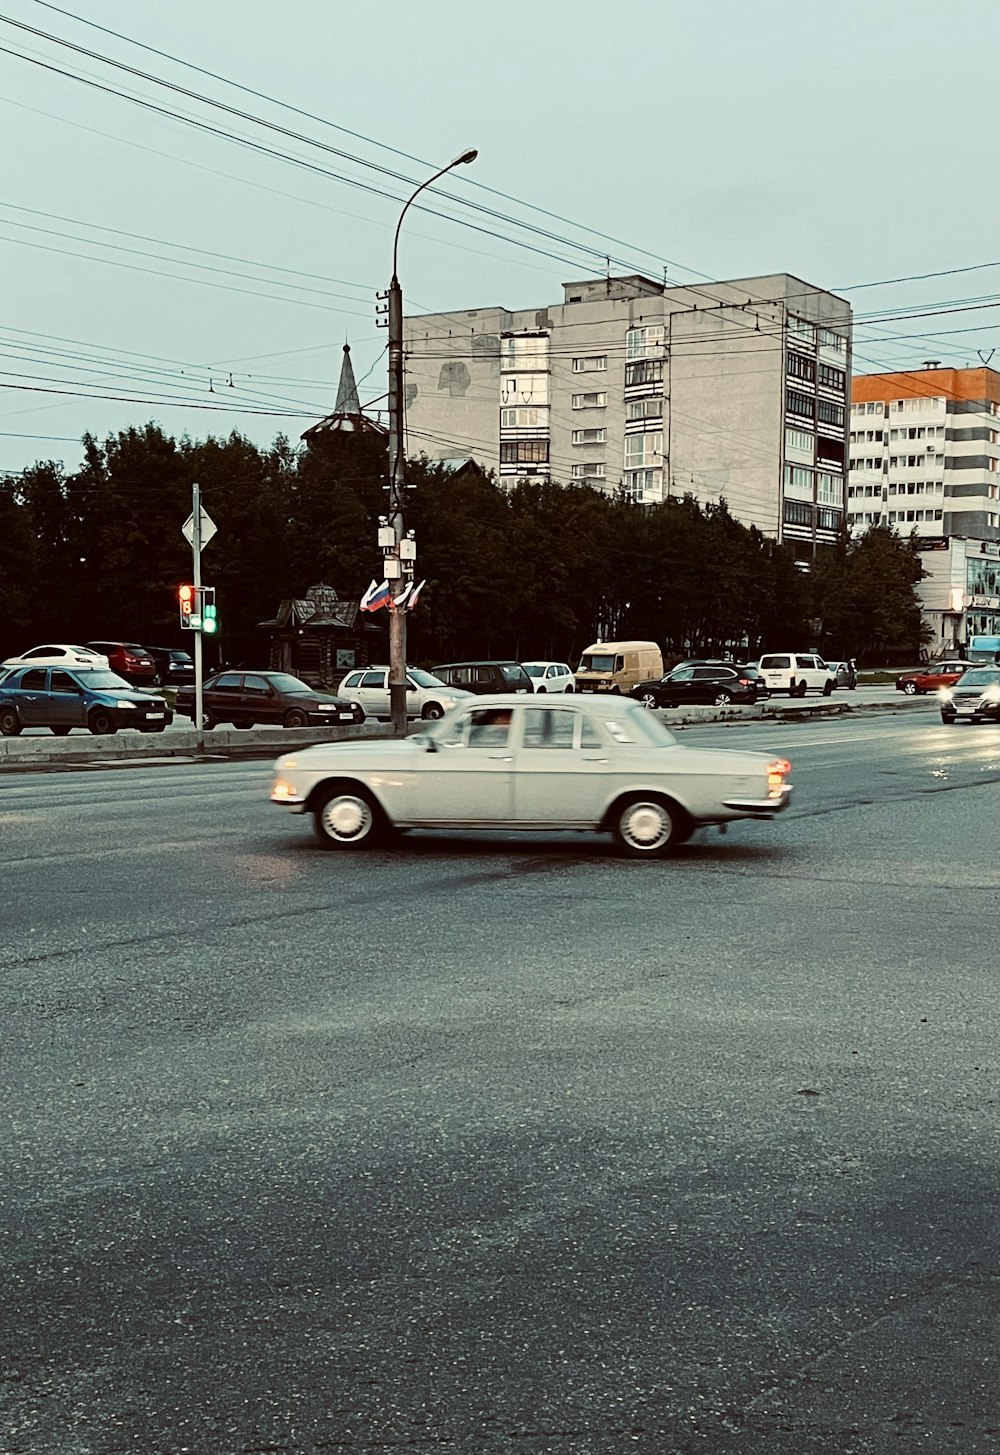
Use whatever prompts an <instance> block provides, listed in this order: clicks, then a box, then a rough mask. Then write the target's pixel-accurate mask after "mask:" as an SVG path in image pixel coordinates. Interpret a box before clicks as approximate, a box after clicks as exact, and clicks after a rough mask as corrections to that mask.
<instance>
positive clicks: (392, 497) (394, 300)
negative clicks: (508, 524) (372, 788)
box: [385, 149, 478, 738]
mask: <svg viewBox="0 0 1000 1455" xmlns="http://www.w3.org/2000/svg"><path fill="white" fill-rule="evenodd" d="M477 155H478V153H477V152H476V151H475V150H474V149H470V150H469V151H465V152H463V153H462V155H461V156H459V157H456V158H455V159H454V161H451V162H449V163H448V165H447V166H446V167H442V168H441V170H440V171H439V172H435V173H434V175H433V176H432V177H428V178H427V181H426V182H422V183H421V184H420V186H419V187H418V188H417V190H416V191H415V192H414V193H413V196H412V197H411V198H410V199H409V201H408V202H407V204H406V206H405V207H404V208H403V210H402V212H401V213H400V214H399V221H398V222H397V223H396V236H395V237H394V238H393V243H392V282H391V283H390V284H389V513H388V516H387V523H388V525H389V527H390V528H391V529H392V533H393V542H394V544H393V545H392V546H389V547H387V548H386V554H385V579H386V580H387V581H388V582H389V589H390V590H391V592H392V598H393V599H392V601H391V602H390V604H389V706H390V710H391V712H392V730H393V733H394V734H395V735H396V736H397V737H400V738H401V737H404V736H405V735H406V612H405V610H401V611H397V610H396V607H395V601H396V597H397V596H398V595H399V593H400V592H401V591H402V589H403V580H404V575H403V564H402V555H403V551H404V550H405V547H404V546H403V541H404V539H405V537H406V530H405V527H404V523H403V509H404V506H405V504H406V455H405V431H404V412H405V401H404V395H403V290H402V288H401V287H400V283H399V277H398V270H397V264H396V259H397V254H398V251H399V229H400V228H401V227H402V225H403V218H404V217H405V216H406V213H407V211H408V209H409V207H410V206H411V204H412V203H413V202H415V201H416V199H417V198H418V197H419V196H420V194H421V192H422V191H423V190H424V188H425V187H429V186H430V185H431V183H432V182H436V181H437V179H438V178H439V177H443V176H444V174H445V172H450V171H451V169H452V167H458V166H462V165H463V164H464V163H466V162H474V161H475V160H476V157H477ZM410 559H411V561H412V550H411V553H410Z"/></svg>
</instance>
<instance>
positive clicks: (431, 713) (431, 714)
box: [420, 702, 444, 722]
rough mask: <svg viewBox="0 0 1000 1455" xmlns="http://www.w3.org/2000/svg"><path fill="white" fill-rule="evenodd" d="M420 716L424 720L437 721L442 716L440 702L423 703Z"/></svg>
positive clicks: (442, 709) (442, 710) (442, 711)
mask: <svg viewBox="0 0 1000 1455" xmlns="http://www.w3.org/2000/svg"><path fill="white" fill-rule="evenodd" d="M420 716H421V717H422V718H423V720H424V722H437V720H438V719H439V718H442V717H444V708H443V707H442V706H441V704H440V702H428V703H425V704H424V710H423V712H422V713H421V714H420Z"/></svg>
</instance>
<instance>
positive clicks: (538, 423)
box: [500, 408, 549, 429]
mask: <svg viewBox="0 0 1000 1455" xmlns="http://www.w3.org/2000/svg"><path fill="white" fill-rule="evenodd" d="M548 427H549V411H548V410H547V409H531V408H527V409H520V408H519V409H501V411H500V428H501V429H548Z"/></svg>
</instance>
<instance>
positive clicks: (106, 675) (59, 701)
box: [0, 667, 174, 738]
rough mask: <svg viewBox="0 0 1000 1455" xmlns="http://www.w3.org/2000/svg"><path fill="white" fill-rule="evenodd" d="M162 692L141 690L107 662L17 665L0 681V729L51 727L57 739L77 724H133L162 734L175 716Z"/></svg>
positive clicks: (97, 727) (99, 730)
mask: <svg viewBox="0 0 1000 1455" xmlns="http://www.w3.org/2000/svg"><path fill="white" fill-rule="evenodd" d="M173 716H174V715H173V713H172V712H171V711H170V708H169V707H168V706H167V704H166V702H165V701H164V699H163V698H162V697H151V696H150V695H149V693H147V692H137V691H136V690H135V688H133V687H132V686H130V684H129V683H128V682H126V681H125V680H124V678H122V677H119V676H118V674H117V672H112V671H110V669H109V668H107V667H18V668H15V669H14V670H13V671H9V672H6V673H5V674H4V677H3V680H2V681H0V733H2V734H3V736H4V737H5V738H16V737H17V735H18V733H20V732H21V731H22V729H23V728H27V727H47V728H49V729H51V731H52V732H53V733H54V734H55V736H56V737H57V738H62V737H65V736H66V734H67V733H69V732H72V730H73V728H75V727H79V728H89V729H90V731H91V732H92V733H95V734H101V735H103V734H106V733H115V732H117V731H118V729H119V728H123V727H134V728H138V729H139V731H140V732H144V733H162V732H163V729H164V728H165V727H166V726H167V724H168V723H170V722H172V721H173Z"/></svg>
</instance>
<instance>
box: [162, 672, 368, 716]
mask: <svg viewBox="0 0 1000 1455" xmlns="http://www.w3.org/2000/svg"><path fill="white" fill-rule="evenodd" d="M204 694H205V696H204V721H203V726H204V727H206V728H213V727H215V726H216V724H218V723H232V725H233V727H237V728H252V727H254V726H255V724H257V723H280V724H281V726H282V727H286V728H302V727H336V726H337V724H338V723H354V722H364V720H365V713H364V708H363V707H360V706H359V705H358V704H357V703H356V702H348V701H347V700H346V698H343V697H334V696H333V695H332V694H331V693H329V692H315V691H314V690H313V689H312V688H311V687H309V686H308V685H307V684H306V683H305V682H303V681H302V680H301V679H300V678H298V677H293V676H292V675H291V674H290V673H289V672H217V673H216V674H215V676H214V677H209V678H208V679H207V681H206V682H205V688H204ZM194 712H195V709H194V688H193V687H181V688H180V689H179V690H178V693H177V715H178V717H189V718H191V719H192V721H193V720H194Z"/></svg>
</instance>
